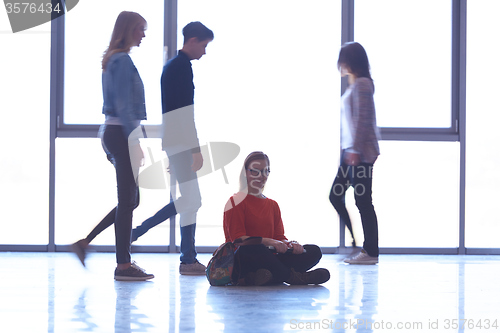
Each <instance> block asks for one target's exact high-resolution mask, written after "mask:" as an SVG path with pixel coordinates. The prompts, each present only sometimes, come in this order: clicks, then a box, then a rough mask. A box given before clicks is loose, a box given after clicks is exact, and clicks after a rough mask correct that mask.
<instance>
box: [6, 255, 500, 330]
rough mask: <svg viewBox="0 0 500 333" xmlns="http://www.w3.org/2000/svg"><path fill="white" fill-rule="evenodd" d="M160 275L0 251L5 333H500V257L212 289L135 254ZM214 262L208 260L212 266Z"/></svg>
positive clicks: (401, 261) (389, 265)
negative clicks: (144, 277) (137, 276)
mask: <svg viewBox="0 0 500 333" xmlns="http://www.w3.org/2000/svg"><path fill="white" fill-rule="evenodd" d="M133 258H134V260H136V261H137V262H138V264H139V265H140V266H142V267H144V268H145V269H146V270H147V271H148V272H151V273H153V274H155V275H156V277H155V279H153V280H150V281H147V282H115V281H114V279H113V271H114V254H111V253H94V254H92V255H91V256H90V257H89V259H88V265H87V266H88V269H84V268H83V267H82V266H81V265H80V263H79V261H77V260H76V259H75V258H74V257H73V255H72V254H70V253H55V254H51V253H8V252H3V253H0V263H1V265H0V276H1V281H2V284H1V285H0V300H1V302H0V323H1V331H2V332H9V333H10V332H29V333H33V332H65V333H67V332H107V333H109V332H281V331H291V332H298V331H309V332H330V331H345V332H386V331H387V332H403V331H404V332H500V284H499V282H498V281H499V276H500V256H431V255H382V256H381V257H380V263H379V264H378V265H376V266H349V265H346V264H344V263H342V262H341V259H342V257H341V256H339V255H325V256H324V257H323V259H322V261H321V262H320V265H318V267H326V268H328V269H329V270H330V272H331V280H330V281H328V282H327V283H326V284H324V285H322V286H288V285H285V284H283V285H281V286H273V287H210V285H209V284H208V282H207V280H206V278H205V277H204V276H180V275H179V274H178V262H179V255H178V254H134V255H133ZM209 258H210V256H209V255H208V254H200V255H199V260H200V261H201V262H203V263H206V262H207V261H208V259H209Z"/></svg>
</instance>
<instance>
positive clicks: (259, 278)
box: [245, 268, 273, 286]
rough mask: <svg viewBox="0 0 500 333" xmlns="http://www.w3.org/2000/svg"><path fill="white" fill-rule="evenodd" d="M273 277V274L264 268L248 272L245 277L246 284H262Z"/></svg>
mask: <svg viewBox="0 0 500 333" xmlns="http://www.w3.org/2000/svg"><path fill="white" fill-rule="evenodd" d="M272 279H273V274H272V273H271V272H270V271H269V270H268V269H265V268H261V269H258V270H257V272H250V273H248V274H247V276H246V277H245V284H246V285H247V286H263V285H265V284H267V283H269V282H271V280H272Z"/></svg>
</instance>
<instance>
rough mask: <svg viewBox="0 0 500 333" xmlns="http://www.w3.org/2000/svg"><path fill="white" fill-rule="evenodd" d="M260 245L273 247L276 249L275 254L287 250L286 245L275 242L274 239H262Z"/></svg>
mask: <svg viewBox="0 0 500 333" xmlns="http://www.w3.org/2000/svg"><path fill="white" fill-rule="evenodd" d="M262 244H264V245H265V246H274V248H275V249H276V252H278V253H285V252H286V250H288V245H286V244H285V243H284V242H282V241H279V240H276V239H271V238H263V239H262Z"/></svg>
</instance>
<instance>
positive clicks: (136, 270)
mask: <svg viewBox="0 0 500 333" xmlns="http://www.w3.org/2000/svg"><path fill="white" fill-rule="evenodd" d="M154 277H155V276H154V275H153V274H147V273H146V271H145V270H144V269H142V268H140V267H139V266H138V265H137V264H136V262H135V261H132V265H130V267H129V268H127V269H118V268H117V269H115V280H117V281H146V280H149V279H152V278H154Z"/></svg>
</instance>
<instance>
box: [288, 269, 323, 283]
mask: <svg viewBox="0 0 500 333" xmlns="http://www.w3.org/2000/svg"><path fill="white" fill-rule="evenodd" d="M291 270H292V272H291V274H290V278H289V279H288V280H286V281H285V282H286V283H288V284H290V285H305V284H322V283H325V282H326V281H328V280H330V272H329V271H328V270H327V269H326V268H317V269H315V270H312V271H309V272H296V271H295V270H294V269H293V268H292V269H291Z"/></svg>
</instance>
